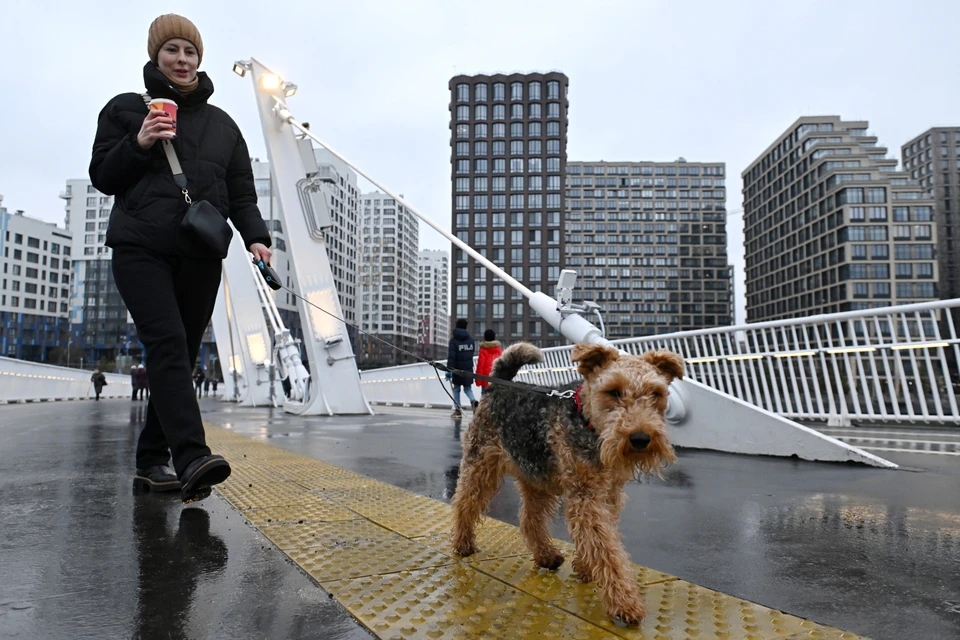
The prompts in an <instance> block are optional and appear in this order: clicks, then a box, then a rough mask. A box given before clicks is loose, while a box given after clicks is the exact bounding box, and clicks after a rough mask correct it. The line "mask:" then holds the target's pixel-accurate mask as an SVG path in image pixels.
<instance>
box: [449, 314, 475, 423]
mask: <svg viewBox="0 0 960 640" xmlns="http://www.w3.org/2000/svg"><path fill="white" fill-rule="evenodd" d="M476 348H477V345H476V343H475V342H474V341H473V338H472V337H471V336H470V333H469V332H468V331H467V320H466V319H465V318H460V319H459V320H457V326H456V328H455V329H454V330H453V337H452V338H450V344H449V346H448V348H447V367H448V368H450V369H458V370H460V371H468V372H470V373H473V356H474V353H476ZM446 377H447V380H453V399H454V402H455V403H456V406H454V408H453V417H454V418H461V417H463V411H461V409H460V407H461V404H460V387H463V390H464V392H465V393H466V394H467V398H468V399H469V400H470V405H471V406H472V407H473V408H474V409H476V408H477V400H476V398H474V396H473V378H470V377H467V376H464V375H461V374H456V373H451V372H449V371H448V372H447V376H446Z"/></svg>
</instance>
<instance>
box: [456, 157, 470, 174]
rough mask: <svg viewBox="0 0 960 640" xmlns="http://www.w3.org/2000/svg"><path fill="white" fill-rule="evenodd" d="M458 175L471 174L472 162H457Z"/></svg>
mask: <svg viewBox="0 0 960 640" xmlns="http://www.w3.org/2000/svg"><path fill="white" fill-rule="evenodd" d="M457 173H470V161H469V160H457Z"/></svg>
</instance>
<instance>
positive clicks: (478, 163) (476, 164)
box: [473, 158, 487, 173]
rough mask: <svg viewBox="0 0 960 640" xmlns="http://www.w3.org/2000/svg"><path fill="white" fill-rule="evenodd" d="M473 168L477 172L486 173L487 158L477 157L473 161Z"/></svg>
mask: <svg viewBox="0 0 960 640" xmlns="http://www.w3.org/2000/svg"><path fill="white" fill-rule="evenodd" d="M473 169H474V171H475V172H477V173H486V172H487V160H486V158H477V159H476V160H474V161H473Z"/></svg>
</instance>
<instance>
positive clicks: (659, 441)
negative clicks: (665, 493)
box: [453, 343, 683, 625]
mask: <svg viewBox="0 0 960 640" xmlns="http://www.w3.org/2000/svg"><path fill="white" fill-rule="evenodd" d="M542 360H543V355H542V353H541V352H540V350H539V349H537V348H536V347H534V346H533V345H530V344H526V343H520V344H515V345H513V346H512V347H510V348H509V349H507V350H506V351H504V352H503V355H501V356H500V358H498V359H497V361H496V362H495V363H494V367H493V372H492V376H493V377H496V378H501V379H504V380H510V379H512V378H513V377H514V376H515V375H516V374H517V372H518V371H519V370H520V369H521V367H523V366H524V365H528V364H534V363H538V362H541V361H542ZM572 360H573V362H575V363H579V366H578V367H577V370H578V371H579V372H580V374H581V375H582V376H583V382H582V384H581V383H580V382H574V383H571V384H568V385H565V386H563V387H559V389H561V390H567V389H577V388H578V387H579V388H580V391H579V394H578V395H579V398H580V402H582V407H578V405H579V404H580V402H575V401H574V400H571V399H558V398H555V397H548V396H546V395H542V394H536V393H530V392H526V391H524V390H521V389H515V388H512V387H507V386H504V385H497V384H492V385H490V387H489V388H488V389H487V392H486V393H485V394H484V396H483V399H482V400H481V401H480V406H479V407H477V410H476V413H475V415H474V418H473V421H472V422H471V423H470V425H469V427H468V428H467V431H466V433H465V435H464V439H463V458H462V460H461V462H460V478H459V482H458V483H457V490H456V493H455V494H454V497H453V509H454V525H453V547H454V550H455V551H456V552H457V553H458V554H460V555H462V556H469V555H471V554H473V553H475V552H476V551H477V546H476V527H477V524H478V522H479V520H480V516H481V514H482V513H483V511H484V510H486V508H487V506H488V504H489V503H490V500H491V498H493V496H494V495H495V494H496V493H497V491H498V490H499V489H500V485H501V484H502V482H503V477H504V475H505V474H508V473H509V474H510V475H512V476H513V477H514V478H516V480H517V488H518V489H519V491H520V495H521V497H522V500H523V503H522V506H521V508H520V531H521V533H522V535H523V539H524V541H525V543H526V545H527V547H528V548H529V549H530V551H531V552H532V553H533V559H534V562H535V563H536V564H537V565H538V566H540V567H544V568H546V569H551V570H553V569H557V568H558V567H559V566H560V565H561V564H563V560H564V559H563V556H562V555H560V552H559V550H558V549H557V548H556V547H555V546H554V544H553V542H552V540H551V537H550V532H549V529H548V523H549V520H550V518H552V517H553V516H554V515H555V514H556V512H557V508H558V507H559V504H560V500H561V499H565V503H566V518H567V523H568V526H569V529H570V536H571V538H572V539H573V541H574V544H575V545H576V551H575V553H574V557H573V570H574V572H575V573H576V574H577V576H578V577H579V578H580V579H581V580H583V581H585V582H596V583H597V585H598V586H599V587H600V589H601V591H602V593H603V597H604V601H605V603H606V608H607V613H608V615H610V616H611V617H613V618H618V619H620V620H622V621H623V622H625V623H627V624H631V625H635V624H639V623H640V621H641V620H643V617H644V615H645V608H644V602H643V598H642V596H641V595H640V588H639V585H638V584H637V581H636V578H635V577H634V575H633V571H632V570H631V568H630V560H629V558H628V556H627V553H626V551H625V550H624V548H623V543H622V541H621V538H620V532H619V530H618V528H617V525H618V521H619V515H620V511H621V510H622V509H623V505H624V503H625V501H626V495H625V494H624V492H623V487H624V485H625V484H626V482H627V480H629V479H631V478H632V477H635V476H637V475H639V474H641V473H654V474H657V475H659V473H660V470H661V469H662V468H663V467H665V466H666V465H668V464H670V463H671V462H674V461H676V455H675V454H674V452H673V447H672V446H671V445H670V442H669V441H668V440H667V435H666V432H665V429H664V418H663V414H664V411H665V410H666V408H667V389H668V385H669V384H670V382H671V381H672V380H673V379H674V378H682V377H683V359H682V358H681V357H680V356H678V355H677V354H675V353H671V352H669V351H654V352H648V353H645V354H643V355H641V356H632V355H624V354H621V353H619V352H618V351H617V350H616V349H612V348H610V347H606V346H602V345H593V344H578V345H576V346H575V347H574V349H573V355H572Z"/></svg>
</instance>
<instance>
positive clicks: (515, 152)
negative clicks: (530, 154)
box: [510, 140, 523, 156]
mask: <svg viewBox="0 0 960 640" xmlns="http://www.w3.org/2000/svg"><path fill="white" fill-rule="evenodd" d="M510 155H512V156H522V155H523V140H511V141H510Z"/></svg>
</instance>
